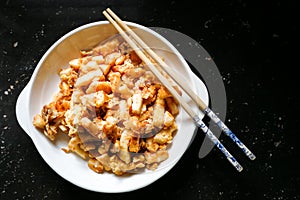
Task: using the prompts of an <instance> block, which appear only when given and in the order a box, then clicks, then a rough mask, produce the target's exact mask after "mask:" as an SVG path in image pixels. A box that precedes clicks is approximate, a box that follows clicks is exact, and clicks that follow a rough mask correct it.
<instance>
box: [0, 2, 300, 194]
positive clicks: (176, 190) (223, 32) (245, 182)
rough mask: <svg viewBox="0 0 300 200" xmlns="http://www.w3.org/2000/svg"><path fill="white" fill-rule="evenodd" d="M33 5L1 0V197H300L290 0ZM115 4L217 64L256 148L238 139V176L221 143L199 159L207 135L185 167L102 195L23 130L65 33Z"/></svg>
mask: <svg viewBox="0 0 300 200" xmlns="http://www.w3.org/2000/svg"><path fill="white" fill-rule="evenodd" d="M195 2H196V1H188V0H184V1H169V0H166V1H165V0H160V1H156V0H152V1H147V0H134V1H92V0H85V1H78V0H72V1H71V0H67V1H50V0H46V1H35V0H27V1H22V0H15V1H10V0H1V6H0V48H1V49H0V83H1V84H0V103H1V107H0V118H1V121H0V131H1V132H0V152H1V159H0V170H1V171H0V199H3V200H4V199H5V200H6V199H9V200H10V199H73V198H76V197H78V198H81V199H82V198H84V199H124V198H125V199H143V198H147V199H162V198H165V199H166V198H167V199H278V200H279V199H300V192H299V186H300V184H299V183H300V176H299V169H300V165H299V161H298V160H299V143H298V139H300V136H299V135H300V134H299V130H300V120H299V119H300V118H299V117H298V116H297V115H298V114H299V113H300V112H299V111H300V110H299V107H300V106H299V102H300V101H299V95H298V92H299V88H298V87H297V86H298V85H299V84H298V83H297V79H298V73H297V72H296V68H297V66H298V65H299V64H297V62H295V61H296V58H297V55H296V52H298V50H295V49H296V48H297V47H298V45H297V42H296V41H297V39H298V35H297V34H296V31H297V29H298V28H299V23H298V21H296V16H297V14H298V12H299V11H298V10H297V6H296V4H295V3H294V2H292V1H278V0H274V1H266V0H264V1H256V2H254V1H245V0H228V1H216V0H211V1H210V0H209V1H208V0H207V1H202V0H201V1H198V2H199V3H198V4H199V5H196V4H195ZM107 7H110V8H112V9H113V10H114V11H115V12H117V13H118V14H119V16H120V17H121V18H123V19H125V20H127V21H132V22H136V23H139V24H141V25H144V26H148V27H164V28H169V29H173V30H176V31H179V32H181V33H183V34H185V35H187V36H189V37H191V38H193V39H194V40H196V41H197V42H198V43H199V44H201V46H202V47H203V48H205V49H206V51H207V52H208V53H209V54H210V56H211V58H212V60H213V61H214V62H215V64H216V65H217V67H218V69H219V71H220V73H221V75H222V77H223V82H224V85H225V89H226V100H227V110H226V124H228V125H229V127H231V128H232V129H234V130H235V131H236V134H237V135H238V137H239V138H240V139H241V140H242V141H244V143H245V144H247V146H248V147H249V148H250V149H251V150H252V151H253V152H254V153H255V154H256V156H257V159H256V160H254V161H250V160H249V159H247V158H246V157H245V156H244V155H243V154H242V153H241V151H240V150H238V149H237V148H236V147H235V146H234V145H232V142H231V141H229V140H228V139H227V138H226V137H223V135H222V136H221V139H222V141H224V143H226V144H228V145H230V151H231V152H232V154H233V155H235V156H236V158H237V159H238V160H239V161H240V163H241V164H242V165H243V166H244V170H243V171H242V172H240V173H238V172H237V171H235V170H234V168H233V167H232V166H231V165H230V164H229V163H228V162H227V160H226V159H225V158H224V155H223V154H222V153H220V151H219V150H218V149H217V148H214V149H213V150H212V151H211V152H210V153H209V154H208V155H207V156H205V157H203V158H201V159H200V158H198V152H199V149H200V147H201V144H202V142H203V140H204V136H203V134H202V133H201V132H200V131H199V134H197V135H196V137H195V139H194V141H193V143H192V144H191V146H190V147H189V148H188V149H187V151H186V152H185V154H184V155H183V157H182V158H181V159H180V161H179V162H178V164H177V165H176V166H175V167H174V168H172V169H171V170H170V171H169V172H168V173H167V174H166V175H164V176H163V177H162V178H160V179H159V180H157V181H155V182H154V183H152V184H150V185H148V186H146V187H144V188H141V189H138V190H135V191H132V192H128V193H120V194H107V193H96V192H92V191H88V190H85V189H82V188H79V187H77V186H75V185H73V184H72V183H69V182H68V181H66V180H64V179H63V178H62V177H60V176H59V175H58V174H56V173H55V172H54V171H53V170H52V169H51V168H50V167H49V166H48V165H47V164H46V163H45V161H44V160H43V159H42V158H41V156H40V155H39V153H38V152H37V150H36V148H35V147H34V145H33V143H32V141H31V139H30V138H29V137H28V136H27V135H26V133H25V132H24V131H23V130H22V129H21V127H20V126H19V124H18V122H17V119H16V115H15V106H16V100H17V98H18V95H19V94H20V92H21V91H22V89H23V88H24V87H25V85H26V84H27V82H28V81H29V79H30V77H31V75H32V73H33V71H34V69H35V67H36V65H37V63H38V61H39V60H40V58H41V57H42V55H43V54H44V53H45V52H46V51H47V49H48V48H49V47H50V46H51V45H52V44H53V43H54V42H55V41H56V40H57V39H59V38H60V37H61V36H63V35H64V34H66V33H67V32H69V31H71V30H72V29H74V28H77V27H78V26H81V25H83V24H86V23H90V22H95V21H100V20H105V17H104V16H103V15H102V13H101V12H102V11H103V10H104V9H105V8H107Z"/></svg>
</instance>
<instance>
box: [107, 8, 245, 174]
mask: <svg viewBox="0 0 300 200" xmlns="http://www.w3.org/2000/svg"><path fill="white" fill-rule="evenodd" d="M107 12H109V13H110V14H111V15H112V17H113V18H115V20H116V21H117V22H118V23H120V24H124V23H123V22H122V21H121V20H120V18H118V17H117V16H116V15H115V14H114V13H113V12H112V11H111V10H110V9H107ZM107 12H106V11H103V15H104V16H105V17H106V18H107V19H108V21H110V23H112V25H113V26H114V27H115V28H116V29H117V31H118V32H119V33H120V35H121V36H122V37H123V38H124V39H125V41H126V42H127V43H128V44H129V45H130V46H131V47H132V49H133V50H134V51H135V52H136V54H137V55H138V56H139V57H140V58H141V59H142V60H143V61H144V62H145V63H146V65H147V66H148V67H149V69H150V70H151V71H152V73H153V74H154V75H155V76H156V77H157V78H158V80H159V81H160V82H161V83H162V84H163V85H164V86H165V87H166V88H167V89H168V91H169V92H170V93H171V94H172V95H173V96H174V98H175V99H177V101H178V102H179V103H180V105H181V106H182V107H183V109H184V110H185V111H186V113H187V114H188V115H189V116H190V117H191V118H192V119H193V121H194V123H195V124H196V126H198V127H199V128H200V129H201V130H202V131H203V132H204V133H205V134H206V135H207V136H208V138H209V139H210V140H211V141H212V142H213V143H214V144H215V145H216V146H217V147H218V149H219V150H220V151H221V152H222V153H223V154H224V155H225V156H226V158H227V160H228V161H229V162H230V163H231V164H232V165H233V166H234V167H235V169H236V170H237V171H239V172H240V171H242V170H243V167H242V166H241V165H240V164H239V163H238V162H237V160H236V159H235V158H234V157H233V156H232V155H231V154H230V153H229V151H228V150H227V149H226V148H225V147H224V145H223V144H222V143H221V142H220V141H219V140H218V138H217V137H216V136H215V135H214V134H213V133H212V131H211V130H210V129H209V128H208V127H207V126H206V125H205V123H204V122H203V121H202V120H201V119H200V117H199V116H198V115H197V114H196V113H195V112H194V111H193V110H192V108H191V107H190V106H189V105H188V104H187V103H186V102H185V101H184V100H183V98H182V97H181V96H180V95H179V94H178V93H177V91H176V90H175V89H174V88H173V87H172V85H171V84H170V82H169V81H168V80H167V79H166V78H165V77H164V76H163V75H162V74H161V73H160V72H159V70H158V69H157V68H156V67H155V66H154V64H153V63H152V62H151V61H150V60H149V58H148V57H147V56H146V55H145V54H144V52H143V51H142V50H141V49H147V50H148V49H149V48H148V47H147V45H146V44H145V43H144V42H142V43H139V42H141V41H142V40H141V39H136V38H138V36H136V35H135V34H131V33H132V32H133V31H131V29H128V30H130V31H127V32H128V33H130V36H131V37H133V38H135V39H136V40H132V39H131V38H130V37H129V36H128V35H127V33H126V32H125V31H124V30H123V29H122V28H121V27H120V26H119V25H118V23H117V22H116V21H115V20H114V19H113V18H112V17H111V16H110V15H109V14H108V13H107ZM122 27H125V26H124V25H122ZM128 28H129V27H128ZM126 29H127V28H126ZM136 42H137V43H139V44H136ZM139 46H142V47H143V48H139ZM145 47H146V48H145ZM147 52H148V51H147ZM148 53H149V52H148ZM149 54H150V53H149ZM151 54H153V55H154V56H153V58H155V57H158V56H157V55H156V54H155V53H154V52H153V53H151ZM159 64H161V65H162V66H165V64H164V62H159ZM175 81H176V80H175ZM181 86H182V85H181ZM184 86H185V87H184V88H185V90H187V91H189V90H190V89H186V88H188V87H186V85H185V84H184ZM182 87H183V86H182ZM198 99H200V98H199V97H198ZM199 102H200V103H199V104H200V105H201V103H202V107H203V108H207V106H206V105H205V104H204V103H203V101H202V100H201V99H200V101H199ZM208 113H209V112H208Z"/></svg>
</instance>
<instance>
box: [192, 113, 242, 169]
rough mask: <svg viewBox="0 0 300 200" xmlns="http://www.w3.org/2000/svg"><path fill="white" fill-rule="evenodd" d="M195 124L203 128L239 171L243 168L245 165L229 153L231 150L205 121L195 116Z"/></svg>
mask: <svg viewBox="0 0 300 200" xmlns="http://www.w3.org/2000/svg"><path fill="white" fill-rule="evenodd" d="M193 120H194V122H195V124H196V125H197V126H198V127H199V128H201V130H202V131H203V132H204V133H205V134H206V135H207V137H208V138H209V139H210V140H211V141H212V142H213V143H214V144H215V145H216V146H217V147H218V149H219V150H221V151H222V153H223V154H224V155H225V156H226V158H227V160H229V162H230V163H231V164H232V165H233V166H234V167H235V168H236V170H238V171H239V172H240V171H242V170H243V167H242V166H241V165H240V164H239V163H238V161H237V160H236V159H235V158H234V157H233V156H232V155H231V154H230V153H229V151H228V150H227V149H226V148H225V147H224V146H223V144H222V143H221V142H220V141H219V139H218V138H217V137H216V136H215V135H214V134H213V133H212V132H211V130H210V129H209V128H208V127H207V126H206V125H205V123H204V122H203V121H202V120H201V119H200V118H199V116H195V117H194V118H193Z"/></svg>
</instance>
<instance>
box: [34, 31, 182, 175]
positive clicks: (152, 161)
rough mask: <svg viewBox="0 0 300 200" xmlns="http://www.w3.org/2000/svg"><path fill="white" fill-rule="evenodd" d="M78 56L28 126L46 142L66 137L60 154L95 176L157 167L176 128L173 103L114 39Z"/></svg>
mask: <svg viewBox="0 0 300 200" xmlns="http://www.w3.org/2000/svg"><path fill="white" fill-rule="evenodd" d="M80 54H81V57H79V58H76V59H74V60H71V61H70V62H69V66H67V67H65V68H62V69H61V70H60V71H59V77H60V83H59V92H58V93H57V94H55V96H54V98H53V99H52V100H51V101H50V103H48V104H46V105H44V106H43V107H42V108H41V112H40V113H37V114H36V115H35V116H34V119H33V125H34V126H35V127H36V128H38V129H39V130H41V132H43V134H44V135H45V136H46V137H47V138H49V140H51V141H54V140H55V139H56V138H57V136H58V134H66V135H67V136H68V138H69V141H68V144H67V146H66V147H65V148H62V150H63V151H64V152H66V153H69V152H72V153H75V154H77V155H79V156H80V157H82V158H83V159H84V160H86V161H87V165H88V166H89V168H90V169H92V170H93V171H95V172H97V173H104V172H112V173H114V174H116V175H118V176H121V175H124V174H128V173H139V172H142V171H144V170H146V169H149V170H155V169H157V167H158V165H159V164H160V163H161V162H163V161H164V160H166V159H168V157H169V153H168V150H169V148H170V145H171V143H172V140H173V138H174V137H175V134H176V132H177V130H178V126H177V124H176V117H177V116H178V114H179V104H178V102H177V101H176V99H174V97H173V96H172V95H171V94H170V93H169V91H168V90H167V89H166V88H165V86H163V85H162V84H161V83H160V82H159V81H158V80H157V79H156V77H155V76H154V75H153V74H152V72H151V71H149V69H148V68H147V66H146V65H145V64H144V62H142V60H141V59H140V58H139V57H138V56H137V55H136V53H135V51H133V50H132V49H131V48H129V46H128V44H127V43H126V42H125V41H123V40H122V39H121V38H119V37H114V38H111V39H110V40H107V41H105V43H102V44H100V45H98V46H96V47H95V48H93V49H91V50H85V51H84V50H82V51H81V52H80ZM165 76H166V75H165ZM174 87H175V86H174ZM175 88H176V87H175ZM176 90H177V91H178V93H179V94H181V92H180V90H179V89H178V88H176ZM49 156H50V155H49Z"/></svg>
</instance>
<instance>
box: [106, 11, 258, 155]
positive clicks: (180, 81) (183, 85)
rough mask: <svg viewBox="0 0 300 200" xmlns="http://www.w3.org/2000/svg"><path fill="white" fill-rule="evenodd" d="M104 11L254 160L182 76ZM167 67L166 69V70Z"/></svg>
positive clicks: (115, 17) (112, 14)
mask: <svg viewBox="0 0 300 200" xmlns="http://www.w3.org/2000/svg"><path fill="white" fill-rule="evenodd" d="M106 11H107V12H108V13H109V14H110V15H111V16H112V17H113V18H114V19H115V20H116V22H118V23H119V25H121V26H122V27H123V28H124V29H125V30H126V31H127V32H128V33H129V34H130V35H131V36H132V37H133V38H134V39H135V40H136V41H137V42H138V43H139V45H140V46H141V47H142V48H143V49H145V50H146V51H147V53H148V54H149V55H150V56H152V58H154V60H155V61H156V62H158V63H159V64H160V65H161V66H162V69H163V70H164V71H165V72H166V73H167V74H168V75H169V76H170V77H172V78H173V80H174V81H175V82H176V83H177V84H178V85H180V86H181V88H182V89H183V90H184V91H185V92H186V93H187V94H188V95H189V96H190V97H191V98H192V99H193V100H194V102H196V104H197V105H198V106H199V108H200V110H201V111H202V112H203V113H204V114H206V115H207V116H208V117H209V118H210V119H211V120H213V122H215V123H216V124H217V126H218V127H219V128H220V129H221V130H222V131H223V132H224V133H225V134H226V135H227V136H229V137H230V138H231V139H232V140H233V141H234V142H235V143H236V144H237V146H238V147H239V148H240V149H242V151H243V152H244V153H245V154H246V156H248V157H249V158H250V159H251V160H254V159H255V158H256V157H255V155H254V154H253V153H252V152H251V151H250V150H249V149H248V148H247V147H246V145H244V144H243V143H242V142H241V141H240V139H238V137H237V136H236V135H235V134H234V133H233V132H232V131H231V130H230V129H229V128H228V127H227V126H226V125H225V123H224V122H222V121H221V119H220V118H219V117H218V116H217V115H216V114H215V113H214V112H213V111H212V110H211V109H210V108H209V107H208V106H207V105H206V104H205V103H204V102H203V100H202V99H201V98H200V97H199V96H198V95H197V94H196V93H195V92H194V91H193V90H191V89H190V87H188V86H187V85H186V82H184V80H183V79H182V78H180V77H179V76H178V75H177V74H176V73H175V72H174V71H173V70H172V69H171V68H168V66H167V64H166V63H165V62H164V61H163V60H162V59H161V58H160V57H159V56H158V55H157V54H156V53H154V51H152V49H151V48H149V47H148V45H147V44H145V43H144V41H143V40H141V39H140V38H139V37H138V36H137V35H136V34H135V32H134V31H132V30H131V29H130V28H129V27H128V26H127V25H126V24H125V23H123V22H122V20H121V19H120V18H119V17H118V16H117V15H116V14H115V13H114V12H113V11H112V10H111V9H110V8H107V9H106ZM166 69H168V70H166Z"/></svg>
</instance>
